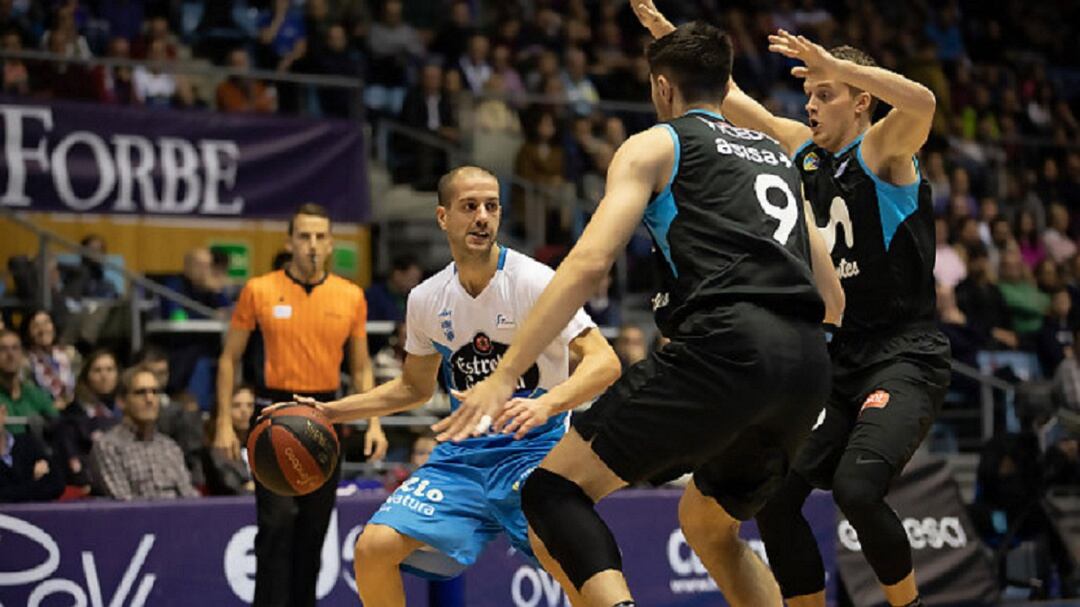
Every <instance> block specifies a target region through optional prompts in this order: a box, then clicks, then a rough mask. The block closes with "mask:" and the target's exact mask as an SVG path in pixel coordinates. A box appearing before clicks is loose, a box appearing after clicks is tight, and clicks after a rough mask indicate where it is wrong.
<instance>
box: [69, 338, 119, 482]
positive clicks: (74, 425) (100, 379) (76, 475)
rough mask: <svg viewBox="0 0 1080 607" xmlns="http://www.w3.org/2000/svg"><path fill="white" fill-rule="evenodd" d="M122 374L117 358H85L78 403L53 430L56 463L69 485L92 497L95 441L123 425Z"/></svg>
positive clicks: (102, 352) (102, 355) (98, 354)
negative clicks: (118, 403)
mask: <svg viewBox="0 0 1080 607" xmlns="http://www.w3.org/2000/svg"><path fill="white" fill-rule="evenodd" d="M118 380H119V372H118V367H117V364H116V357H115V356H113V353H112V352H109V351H108V350H96V351H94V352H91V353H90V355H89V356H87V357H86V362H85V363H84V364H83V368H82V371H80V372H79V379H78V381H77V382H76V384H75V402H73V403H72V404H71V405H70V406H69V407H67V408H66V409H64V410H63V412H61V414H60V419H59V421H58V422H57V423H56V426H55V427H54V429H53V432H54V438H53V445H54V446H55V448H56V461H58V462H61V463H62V464H63V466H64V475H65V477H66V482H67V484H68V485H71V486H75V487H79V488H80V489H81V492H82V494H83V495H86V494H89V493H90V484H91V478H90V449H91V447H93V444H94V439H96V438H97V437H98V436H100V435H101V434H102V433H103V432H105V431H107V430H109V429H110V428H112V427H113V426H115V425H116V424H117V423H118V422H119V421H120V415H119V412H118V411H117V410H116V385H117V381H118Z"/></svg>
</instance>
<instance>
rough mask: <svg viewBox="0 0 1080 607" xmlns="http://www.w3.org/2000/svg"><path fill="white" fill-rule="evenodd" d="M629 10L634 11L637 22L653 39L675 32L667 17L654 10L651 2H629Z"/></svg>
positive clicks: (648, 0) (632, 0) (649, 0)
mask: <svg viewBox="0 0 1080 607" xmlns="http://www.w3.org/2000/svg"><path fill="white" fill-rule="evenodd" d="M630 8H632V9H634V14H635V15H637V18H638V21H640V22H641V25H643V26H645V29H647V30H649V33H650V34H652V37H653V38H662V37H664V36H666V35H668V34H670V33H671V32H673V31H674V30H675V26H674V25H672V24H671V22H670V21H668V20H667V17H665V16H664V15H663V14H662V13H661V12H660V11H659V10H657V9H656V5H655V4H653V0H630Z"/></svg>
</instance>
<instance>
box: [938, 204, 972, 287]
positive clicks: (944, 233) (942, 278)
mask: <svg viewBox="0 0 1080 607" xmlns="http://www.w3.org/2000/svg"><path fill="white" fill-rule="evenodd" d="M934 228H935V229H934V234H935V237H936V238H937V249H936V251H935V254H934V255H935V263H934V279H935V280H936V281H937V282H938V283H940V284H943V285H945V286H946V287H949V288H950V289H951V288H953V287H955V286H956V285H958V284H959V283H960V281H961V280H963V279H964V278H965V277H966V276H967V267H966V266H965V265H964V259H963V257H961V256H960V253H959V251H957V247H955V246H953V245H952V244H951V243H950V242H949V226H948V223H947V222H946V221H945V218H944V217H938V218H937V219H936V220H934Z"/></svg>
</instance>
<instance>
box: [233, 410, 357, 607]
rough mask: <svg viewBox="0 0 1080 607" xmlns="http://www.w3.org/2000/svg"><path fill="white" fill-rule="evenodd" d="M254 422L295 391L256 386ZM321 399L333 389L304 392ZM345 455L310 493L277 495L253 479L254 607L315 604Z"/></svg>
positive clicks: (308, 606) (307, 605)
mask: <svg viewBox="0 0 1080 607" xmlns="http://www.w3.org/2000/svg"><path fill="white" fill-rule="evenodd" d="M257 396H258V398H257V401H256V402H257V404H256V407H255V412H254V414H253V415H252V418H251V421H252V427H254V424H255V419H256V418H258V416H259V414H260V413H261V412H262V410H263V408H265V406H267V405H269V404H271V403H275V402H285V401H290V400H293V395H292V393H287V392H279V391H274V390H263V389H260V390H258V394H257ZM304 396H310V397H312V398H314V399H316V400H318V401H322V402H325V401H328V400H333V399H334V398H335V397H336V395H335V394H334V393H333V392H316V393H305V394H304ZM340 478H341V460H340V459H339V460H338V465H337V466H335V467H334V472H333V473H332V474H331V475H330V478H329V479H328V480H327V481H326V484H324V485H323V486H322V487H320V488H319V489H317V490H315V491H314V492H312V493H309V494H307V495H301V496H298V497H286V496H282V495H278V494H276V493H274V492H272V491H270V490H269V489H267V488H266V487H264V486H263V485H262V483H260V482H259V481H257V480H256V481H255V510H256V518H257V521H258V533H256V535H255V562H256V570H255V602H254V603H252V604H253V605H254V607H315V586H316V583H317V582H318V578H319V554H320V552H321V551H322V546H323V540H324V538H325V536H326V529H327V527H329V526H330V514H331V513H332V512H333V510H334V502H335V497H336V495H337V485H338V480H339V479H340Z"/></svg>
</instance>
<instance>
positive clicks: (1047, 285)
mask: <svg viewBox="0 0 1080 607" xmlns="http://www.w3.org/2000/svg"><path fill="white" fill-rule="evenodd" d="M1034 274H1035V285H1036V286H1038V287H1039V290H1040V291H1042V292H1043V293H1046V294H1047V295H1052V294H1054V293H1055V292H1057V291H1058V289H1060V288H1062V286H1063V285H1064V281H1063V280H1062V279H1061V272H1060V270H1059V269H1058V266H1057V264H1056V263H1054V262H1052V261H1050V260H1049V259H1044V260H1042V261H1040V262H1039V263H1038V265H1036V266H1035V272H1034Z"/></svg>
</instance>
